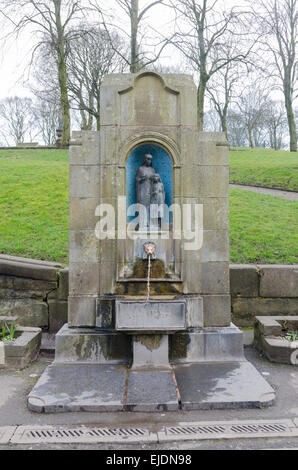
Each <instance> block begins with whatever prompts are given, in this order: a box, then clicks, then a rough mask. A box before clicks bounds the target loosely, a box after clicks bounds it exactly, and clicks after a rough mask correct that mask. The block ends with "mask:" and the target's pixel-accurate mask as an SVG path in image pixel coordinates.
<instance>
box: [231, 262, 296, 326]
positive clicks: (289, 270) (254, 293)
mask: <svg viewBox="0 0 298 470" xmlns="http://www.w3.org/2000/svg"><path fill="white" fill-rule="evenodd" d="M230 289H231V296H232V321H233V323H235V324H236V325H237V326H239V327H252V326H253V324H254V317H256V316H268V315H297V314H298V266H297V265H288V266H286V265H257V266H255V265H245V264H243V265H242V264H239V265H237V264H231V265H230Z"/></svg>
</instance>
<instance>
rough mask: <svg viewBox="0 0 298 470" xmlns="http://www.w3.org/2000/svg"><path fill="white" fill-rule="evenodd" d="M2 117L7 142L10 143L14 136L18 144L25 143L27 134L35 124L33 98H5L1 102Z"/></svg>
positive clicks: (0, 112)
mask: <svg viewBox="0 0 298 470" xmlns="http://www.w3.org/2000/svg"><path fill="white" fill-rule="evenodd" d="M0 118H1V119H2V121H3V126H1V131H2V136H3V137H4V138H5V140H6V142H7V143H9V141H10V139H11V138H12V139H13V141H14V143H15V144H16V145H17V144H21V143H23V142H24V139H25V136H26V134H27V133H28V132H29V131H30V130H31V129H32V127H33V126H34V115H33V107H32V100H31V98H22V97H20V96H14V97H12V98H5V99H4V100H2V101H1V102H0ZM31 134H32V133H31Z"/></svg>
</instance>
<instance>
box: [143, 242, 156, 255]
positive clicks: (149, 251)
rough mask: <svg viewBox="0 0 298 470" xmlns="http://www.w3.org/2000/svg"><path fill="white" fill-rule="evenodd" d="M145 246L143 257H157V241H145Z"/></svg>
mask: <svg viewBox="0 0 298 470" xmlns="http://www.w3.org/2000/svg"><path fill="white" fill-rule="evenodd" d="M143 246H144V256H143V258H148V257H149V256H150V257H151V258H155V249H156V245H155V243H153V242H150V241H149V242H146V243H144V245H143Z"/></svg>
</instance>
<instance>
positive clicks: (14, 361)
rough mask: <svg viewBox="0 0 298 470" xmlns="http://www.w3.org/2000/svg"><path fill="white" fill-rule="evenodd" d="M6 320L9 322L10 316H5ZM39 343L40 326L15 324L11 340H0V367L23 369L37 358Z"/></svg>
mask: <svg viewBox="0 0 298 470" xmlns="http://www.w3.org/2000/svg"><path fill="white" fill-rule="evenodd" d="M3 321H5V317H3V319H2V322H3ZM6 322H7V323H8V324H9V323H11V320H10V317H6ZM0 327H1V322H0ZM40 344H41V328H33V327H25V326H23V327H21V326H17V327H16V329H15V334H14V339H13V340H12V341H4V342H3V341H0V369H1V368H10V367H12V368H15V369H24V368H25V367H27V366H28V365H29V364H30V362H32V361H34V360H35V359H36V358H37V356H38V354H39V349H40Z"/></svg>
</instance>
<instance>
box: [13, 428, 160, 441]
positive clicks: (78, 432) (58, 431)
mask: <svg viewBox="0 0 298 470" xmlns="http://www.w3.org/2000/svg"><path fill="white" fill-rule="evenodd" d="M11 442H12V443H15V444H34V443H35V444H36V443H46V442H48V443H62V444H63V443H64V444H67V443H86V444H87V443H98V442H103V443H114V442H119V443H120V442H123V443H134V442H157V435H156V433H155V434H152V433H150V432H149V431H148V430H147V429H144V428H127V429H125V428H123V429H120V428H119V429H118V428H115V429H109V428H87V427H85V426H80V427H76V428H68V427H59V428H54V427H53V426H40V427H32V426H30V427H28V426H20V427H19V428H18V429H17V430H16V432H15V434H14V436H13V437H12V439H11Z"/></svg>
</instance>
